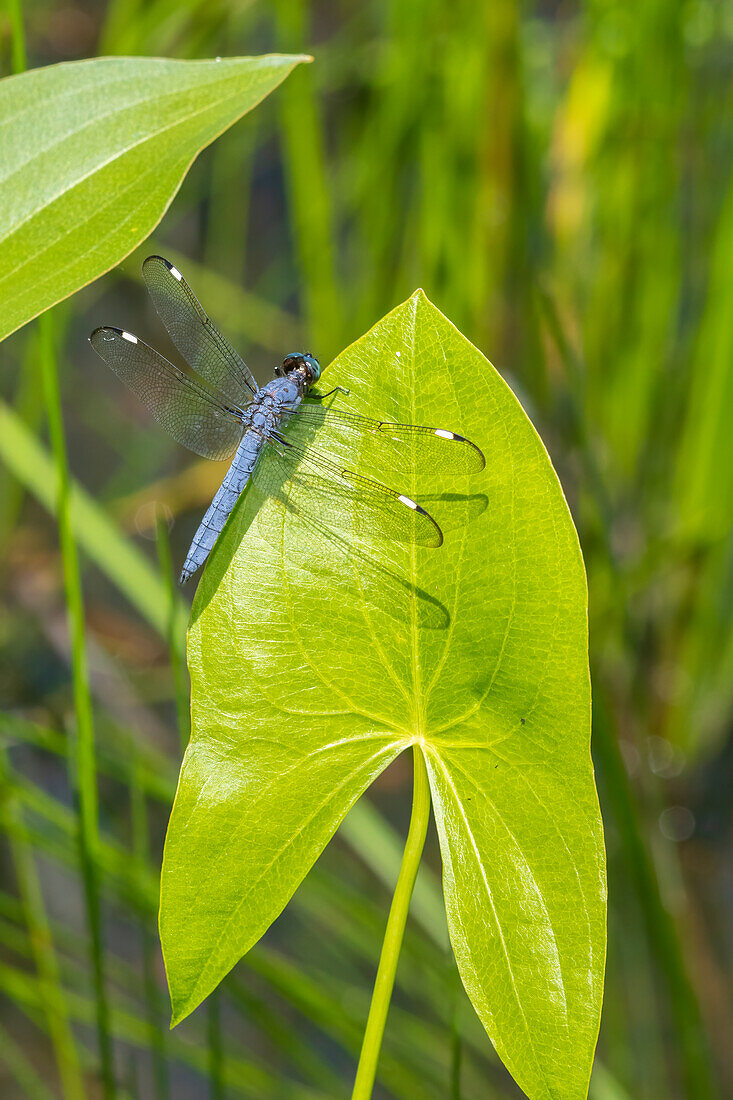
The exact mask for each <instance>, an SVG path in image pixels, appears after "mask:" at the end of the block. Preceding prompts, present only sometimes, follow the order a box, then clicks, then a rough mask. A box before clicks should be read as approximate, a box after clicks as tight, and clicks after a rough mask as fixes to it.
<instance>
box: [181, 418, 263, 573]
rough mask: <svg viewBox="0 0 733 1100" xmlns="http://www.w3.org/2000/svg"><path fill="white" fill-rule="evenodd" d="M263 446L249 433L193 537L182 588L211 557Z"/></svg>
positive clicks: (261, 441) (261, 440)
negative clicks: (213, 548)
mask: <svg viewBox="0 0 733 1100" xmlns="http://www.w3.org/2000/svg"><path fill="white" fill-rule="evenodd" d="M263 446H264V439H263V437H262V436H261V435H259V433H256V432H251V431H250V432H245V434H244V436H243V437H242V441H241V443H240V444H239V446H238V447H237V451H236V454H235V455H234V459H233V460H232V464H231V466H230V467H229V469H228V470H227V472H226V475H225V477H224V480H223V481H222V483H221V485H220V486H219V488H218V489H217V491H216V495H215V496H214V499H213V500H212V502H211V504H210V505H209V508H208V510H207V512H206V515H205V516H204V518H203V519H202V520H201V523H200V524H199V528H198V530H197V532H196V534H195V535H194V537H193V542H192V543H191V546H190V547H189V550H188V554H187V555H186V561H185V562H184V565H183V569H182V570H181V584H185V582H186V581H187V580H188V579H189V577H191V576H193V574H194V573H195V572H196V571H197V570H198V569H200V568H201V566H202V565H203V564H204V562H205V561H206V559H207V558H208V556H209V554H210V553H211V550H212V547H213V545H214V543H215V542H216V540H217V538H218V537H219V535H220V534H221V531H222V528H223V527H224V524H225V523H226V521H227V519H228V518H229V515H230V514H231V511H232V509H233V508H234V505H235V504H236V503H237V500H238V499H239V496H240V494H241V492H242V490H243V489H244V487H245V485H246V484H247V482H248V481H249V479H250V477H251V476H252V471H253V470H254V468H255V466H256V464H257V459H258V458H259V457H260V454H261V452H262V448H263Z"/></svg>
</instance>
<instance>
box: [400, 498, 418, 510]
mask: <svg viewBox="0 0 733 1100" xmlns="http://www.w3.org/2000/svg"><path fill="white" fill-rule="evenodd" d="M398 499H399V500H401V501H402V503H403V504H406V505H407V507H408V508H412V510H413V511H414V512H416V511H417V504H415V501H414V500H410V498H409V497H403V496H400V497H398Z"/></svg>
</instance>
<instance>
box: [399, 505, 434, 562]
mask: <svg viewBox="0 0 733 1100" xmlns="http://www.w3.org/2000/svg"><path fill="white" fill-rule="evenodd" d="M397 499H398V500H399V502H400V504H404V506H405V507H406V508H409V509H410V511H411V512H416V513H417V514H418V515H419V516H425V518H426V519H427V520H428V521H429V522H430V524H431V525H432V528H433V537H432V538H431V539H426V540H425V541H424V542H423V545H424V546H430V547H432V548H433V549H435V550H437V548H438V547H439V546H442V545H443V532H442V531H441V529H440V527H439V526H438V524H437V523H436V522H435V520H434V519H433V517H432V516H431V515H430V512H428V511H426V509H425V508H423V506H422V504H418V503H417V501H416V500H412V498H411V497H406V496H404V494H400V495H399V496H398V497H397Z"/></svg>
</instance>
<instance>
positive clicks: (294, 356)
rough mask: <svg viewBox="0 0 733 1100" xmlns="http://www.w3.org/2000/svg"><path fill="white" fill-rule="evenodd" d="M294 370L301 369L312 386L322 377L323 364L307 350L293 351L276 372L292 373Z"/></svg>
mask: <svg viewBox="0 0 733 1100" xmlns="http://www.w3.org/2000/svg"><path fill="white" fill-rule="evenodd" d="M292 371H301V372H302V373H303V374H304V375H305V378H306V380H307V382H308V385H309V386H310V385H312V384H313V383H314V382H317V381H318V379H319V378H320V377H321V364H320V363H319V362H318V360H317V359H316V358H315V356H313V355H310V354H309V353H308V352H307V351H305V352H303V351H293V352H291V353H290V355H286V356H285V358H284V359H283V362H282V366H281V367H280V368H279V369H278V370H277V371H276V372H275V373H276V374H290V373H291V372H292Z"/></svg>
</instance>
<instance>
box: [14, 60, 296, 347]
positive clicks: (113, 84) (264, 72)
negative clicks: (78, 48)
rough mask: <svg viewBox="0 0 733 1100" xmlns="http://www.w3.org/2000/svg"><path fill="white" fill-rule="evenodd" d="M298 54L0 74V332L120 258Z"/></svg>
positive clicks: (88, 64) (97, 63)
mask: <svg viewBox="0 0 733 1100" xmlns="http://www.w3.org/2000/svg"><path fill="white" fill-rule="evenodd" d="M304 60H306V58H304V57H286V56H277V55H272V56H267V57H240V58H226V59H222V60H219V61H171V60H167V59H164V58H146V57H120V58H109V57H108V58H98V59H96V60H93V61H80V62H74V63H71V64H63V65H52V66H49V67H48V68H46V69H34V70H32V71H31V72H27V73H22V74H21V75H19V76H13V77H8V78H7V79H5V80H2V81H0V148H2V157H1V158H0V339H2V338H3V337H5V336H7V335H8V333H10V332H13V331H14V330H15V329H16V328H19V327H20V326H21V325H23V324H25V323H26V321H29V320H30V319H31V318H32V317H35V316H36V314H38V313H41V312H42V311H43V310H44V309H47V308H48V307H49V306H51V305H53V304H54V303H55V302H58V301H60V300H61V299H62V298H65V297H66V296H67V295H69V294H71V293H73V292H74V291H75V290H78V289H79V287H82V286H85V285H86V283H89V282H91V281H92V279H96V278H97V276H99V275H101V274H102V273H103V272H104V271H107V270H108V269H109V268H110V267H113V266H114V265H115V264H118V263H119V262H120V260H122V259H123V258H124V257H125V256H127V255H128V253H130V252H131V251H132V250H133V248H135V247H136V246H137V245H138V244H140V242H141V241H143V240H144V239H145V238H146V237H147V236H148V234H149V233H151V232H152V230H153V229H154V228H155V226H156V225H157V224H158V222H159V221H160V219H161V218H162V216H163V214H164V213H165V211H166V209H167V207H168V204H169V203H170V201H171V199H172V198H173V196H174V195H175V193H176V191H177V190H178V188H179V187H180V185H181V181H182V180H183V177H184V176H185V174H186V172H187V171H188V168H189V166H190V164H191V162H192V161H193V159H194V157H195V156H196V154H197V153H198V152H199V151H200V150H201V149H203V147H204V146H205V145H208V144H209V142H211V141H213V139H214V138H215V137H217V136H218V135H219V134H220V133H221V132H222V130H225V129H226V128H227V127H228V126H231V124H232V123H233V122H235V121H236V120H237V119H238V118H240V117H241V116H242V115H243V114H244V113H245V112H246V111H249V110H250V109H251V108H252V107H254V106H255V104H257V103H259V101H260V100H261V99H263V98H264V97H265V96H266V95H267V94H268V93H269V92H271V91H272V89H273V88H275V87H277V85H278V84H279V83H280V82H281V81H282V80H284V78H285V77H286V76H287V74H288V73H289V72H290V70H291V69H292V68H293V66H294V65H296V64H297V63H298V62H299V61H304Z"/></svg>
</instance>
